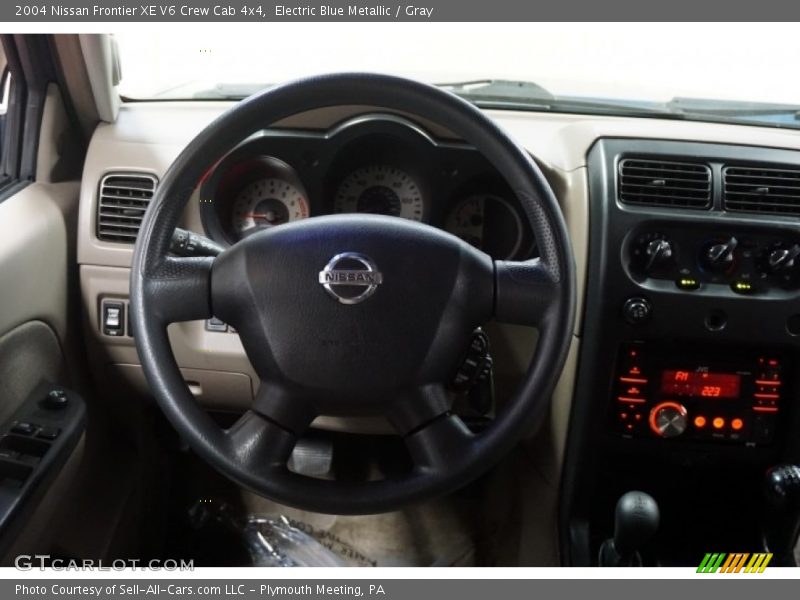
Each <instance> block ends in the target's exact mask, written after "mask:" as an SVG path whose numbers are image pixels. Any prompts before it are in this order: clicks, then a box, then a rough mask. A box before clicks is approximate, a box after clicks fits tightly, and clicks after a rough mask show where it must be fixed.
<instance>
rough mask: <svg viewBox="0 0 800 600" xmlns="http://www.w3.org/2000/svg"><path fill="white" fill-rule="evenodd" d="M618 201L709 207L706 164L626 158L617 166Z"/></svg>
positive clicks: (708, 180)
mask: <svg viewBox="0 0 800 600" xmlns="http://www.w3.org/2000/svg"><path fill="white" fill-rule="evenodd" d="M618 181H619V199H620V201H621V202H624V203H626V204H644V205H648V206H675V207H682V208H696V209H703V208H710V207H711V169H710V168H709V167H708V166H707V165H703V164H699V163H688V162H673V161H665V160H643V159H638V158H626V159H625V160H623V161H621V162H620V163H619V180H618Z"/></svg>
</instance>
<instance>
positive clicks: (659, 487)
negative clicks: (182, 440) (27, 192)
mask: <svg viewBox="0 0 800 600" xmlns="http://www.w3.org/2000/svg"><path fill="white" fill-rule="evenodd" d="M228 107H229V104H228V103H224V102H208V103H202V102H184V103H140V104H126V105H123V107H122V109H121V110H120V114H119V118H118V119H117V121H116V122H115V123H107V124H101V125H100V126H98V128H97V130H96V131H95V133H94V135H93V137H92V140H91V144H90V147H89V152H88V154H87V158H86V162H85V166H84V172H83V181H82V186H81V203H80V215H79V235H78V262H79V264H80V281H81V293H82V298H83V304H84V313H85V316H86V319H85V327H86V330H87V340H88V344H87V345H88V350H89V361H90V365H91V368H92V370H93V375H94V376H95V377H96V378H97V380H98V382H100V383H101V385H104V386H106V388H107V389H114V390H119V394H120V396H122V395H124V394H132V395H134V396H135V397H136V398H137V400H141V398H142V397H147V394H148V389H147V386H146V383H145V380H144V376H143V374H142V371H141V367H140V363H139V358H138V356H137V353H136V349H135V347H134V344H133V339H132V337H131V335H130V333H131V332H130V328H126V329H125V331H124V335H119V336H109V335H106V334H105V333H104V331H103V326H102V314H103V313H102V310H103V306H106V305H107V303H108V302H113V303H116V304H117V305H118V307H119V308H121V309H122V310H123V311H125V310H126V308H127V304H126V303H127V297H128V293H129V290H128V281H129V278H130V264H131V255H132V248H133V244H132V243H131V242H125V241H124V239H125V238H124V237H122V238H119V239H117V238H115V239H110V238H103V237H101V236H100V228H99V225H98V222H99V219H100V217H101V216H102V215H101V213H102V211H103V210H104V208H103V203H104V202H105V201H104V200H102V187H103V184H102V182H104V181H106V183H108V181H109V179H108V177H109V175H113V174H118V173H124V174H126V175H127V176H130V175H137V176H139V177H140V183H142V185H144V184H145V183H148V182H152V181H155V180H158V179H160V178H162V177H163V176H164V173H165V172H166V170H167V169H168V168H169V165H170V164H171V163H172V162H173V161H174V160H175V158H176V157H177V156H178V155H179V153H180V152H181V151H182V150H183V148H184V147H185V146H186V144H187V143H188V142H189V141H190V140H191V139H192V137H194V136H195V135H196V134H197V133H198V132H200V131H201V130H202V129H203V127H204V126H205V125H206V124H208V123H209V122H211V121H212V120H213V119H215V118H216V117H217V116H218V115H219V114H220V113H221V112H222V111H224V110H225V109H227V108H228ZM489 114H490V116H491V117H492V118H493V119H494V120H495V121H496V122H497V124H498V125H499V126H500V127H503V128H504V129H506V130H507V131H508V132H509V133H510V134H511V135H512V136H513V137H514V138H515V139H516V140H518V141H519V142H520V144H521V145H522V146H523V147H525V148H526V149H527V150H528V151H529V152H530V154H531V155H532V156H533V157H534V159H535V160H536V162H537V164H538V165H539V166H540V168H541V169H542V171H543V173H544V174H545V176H546V177H547V179H548V180H549V182H550V183H551V185H552V187H553V190H554V192H555V194H556V197H557V199H558V202H559V205H560V206H561V208H562V211H563V213H564V216H565V220H566V222H567V227H568V230H569V234H570V239H571V242H572V245H573V248H574V253H575V261H576V272H577V278H578V298H577V312H576V320H575V328H574V337H573V346H572V349H571V351H570V356H569V359H568V362H567V366H566V368H565V370H564V372H563V374H562V376H561V379H560V381H559V384H558V386H557V387H556V389H555V391H554V395H553V400H552V404H551V417H550V420H549V422H548V424H547V425H546V427H547V430H548V431H547V433H548V435H547V436H544V437H547V438H548V440H549V442H552V444H550V445H548V447H547V448H546V449H544V450H543V452H542V455H541V457H542V464H545V463H546V466H544V467H543V472H544V473H546V475H545V476H544V477H539V475H538V469H531V470H530V472H529V473H528V476H529V477H530V478H531V479H532V480H535V484H532V486H531V488H532V489H533V488H535V493H536V494H540V495H541V496H537V497H535V498H534V499H533V500H532V501H531V505H532V506H537V507H540V506H551V507H556V508H557V509H558V511H557V512H558V514H556V511H555V510H554V511H552V512H551V513H548V516H549V517H550V518H551V520H552V522H556V520H558V522H559V526H560V538H561V550H562V553H563V555H562V560H563V563H564V564H572V565H591V564H594V563H595V561H596V557H597V548H598V545H599V543H600V542H601V541H602V540H603V539H605V538H607V537H608V536H609V535H610V531H611V523H610V522H609V519H610V518H611V515H613V512H614V504H615V502H616V501H617V499H618V498H619V497H620V495H621V494H622V493H624V492H627V491H629V490H631V489H641V490H644V491H648V492H650V493H652V494H653V495H654V497H657V498H658V500H659V503H660V504H661V506H662V508H663V518H664V525H663V527H662V530H663V533H662V534H660V535H661V540H660V548H661V557H660V558H661V559H663V560H665V561H668V560H669V559H670V554H671V555H673V556H675V557H683V556H685V553H686V548H688V547H691V549H692V551H697V552H700V555H701V556H702V552H706V551H707V549H708V547H709V544H711V542H712V541H718V542H719V545H717V546H715V547H728V548H731V547H733V548H755V547H756V545H755V543H756V542H755V541H754V540H755V533H756V532H751V533H753V536H751V537H749V538H747V539H740V538H736V539H726V538H725V537H724V536H725V533H726V530H725V529H724V528H723V530H719V529H714V528H713V524H714V523H719V522H720V519H717V520H714V521H713V522H712V521H711V520H709V519H707V518H706V517H705V516H706V515H709V514H716V513H715V511H717V510H718V509H719V506H718V505H719V498H720V497H721V495H723V494H724V497H725V499H726V502H725V507H724V508H725V510H726V511H728V512H727V513H726V514H728V516H729V517H730V519H737V518H738V515H741V514H748V515H749V514H753V513H754V512H755V509H754V507H756V506H758V505H759V504H758V503H759V502H760V494H761V489H760V487H759V485H760V484H759V482H760V480H761V477H762V474H763V470H764V468H765V467H766V466H768V465H771V464H776V463H777V462H778V461H780V460H784V461H794V462H797V461H800V438H798V436H797V435H796V432H797V431H800V408H798V406H797V401H796V397H797V390H800V376H798V374H799V373H800V225H798V221H797V216H798V213H797V212H784V213H781V211H780V208H781V206H780V205H781V204H784V203H785V204H790V205H795V204H796V205H800V201H798V200H796V198H795V196H796V197H800V193H796V191H795V189H800V186H798V185H797V181H800V136H798V133H797V132H796V131H789V130H781V129H771V128H765V127H748V126H739V125H736V126H734V125H724V124H712V123H699V122H681V121H666V120H660V119H644V118H624V117H598V116H589V115H565V114H545V113H523V112H514V111H489ZM776 169H777V170H779V171H781V173H776V171H775V170H776ZM776 176H777V177H776ZM764 181H770V182H771V183H767V184H766V185H765V184H764V183H763V182H764ZM112 183H113V181H112ZM673 188H678V189H677V193H673V192H675V191H676V190H675V189H673ZM659 197H661V198H662V199H663V202H661V201H658V198H659ZM648 198H655V199H656V201H653V202H648V201H647V199H648ZM755 203H758V204H760V205H762V206H764V210H761V211H760V212H756V211H754V210H752V207H753V206H754V205H755ZM738 209H742V210H738ZM519 210H520V205H519V203H518V202H517V199H516V197H515V195H514V194H513V192H512V191H511V190H509V189H508V187H507V186H506V185H505V184H504V183H503V181H502V179H501V178H500V177H499V175H498V174H497V172H496V171H495V170H494V169H493V168H492V166H491V165H490V164H488V163H487V162H486V161H485V160H484V159H483V158H482V156H481V155H480V154H479V153H478V152H476V151H475V150H474V148H472V147H470V146H469V145H468V144H466V143H464V142H463V141H462V140H459V139H457V138H455V137H454V136H453V135H452V133H451V132H447V131H444V130H442V129H441V128H438V127H437V126H436V124H433V123H429V122H424V121H421V120H419V119H416V118H414V117H412V116H410V115H395V114H385V113H382V112H378V110H377V109H376V108H375V107H364V106H350V107H331V108H329V109H323V110H319V111H313V112H310V113H304V114H300V115H296V116H295V117H292V118H290V119H287V120H285V121H283V122H281V123H277V124H274V125H273V126H272V127H270V128H269V129H265V130H263V131H261V132H259V133H257V134H256V135H253V136H252V137H250V138H249V139H247V140H245V141H243V142H242V143H241V144H240V145H239V146H238V147H237V148H235V149H234V150H233V151H231V152H230V153H228V154H227V155H226V156H223V157H219V159H218V160H217V161H216V163H215V164H214V165H213V167H212V168H211V169H210V170H209V172H208V173H207V175H206V176H205V177H204V178H203V180H202V181H201V182H200V183H199V185H198V186H197V189H195V190H194V191H193V194H192V198H191V199H190V202H189V204H188V206H187V208H186V210H185V212H184V215H183V216H182V219H181V222H180V226H181V227H182V228H185V229H188V230H190V231H193V232H197V233H205V234H206V235H208V236H210V237H212V238H213V239H214V240H215V241H217V242H219V243H222V244H233V243H235V242H237V241H238V240H240V239H242V238H244V237H247V236H249V235H254V234H257V233H258V232H259V231H263V230H265V229H269V228H272V227H279V226H281V225H282V224H283V223H286V222H290V221H292V220H296V219H304V218H315V217H317V216H320V215H330V214H336V213H338V212H372V213H380V214H389V215H394V216H397V217H399V218H410V219H415V220H419V221H421V222H424V223H427V224H428V225H431V226H433V227H438V228H441V229H445V230H447V231H450V232H451V233H453V234H455V235H458V236H459V237H462V238H463V239H466V240H468V241H470V243H473V244H475V245H476V246H478V247H480V248H482V249H483V250H484V251H486V252H487V253H489V254H491V255H492V256H493V257H494V258H498V259H500V258H506V257H514V258H517V259H521V258H526V257H530V256H535V255H536V246H535V243H534V240H533V239H532V236H531V234H530V231H528V230H526V229H525V227H524V226H523V227H522V228H520V227H519V226H518V221H517V217H518V216H519V215H520V212H519ZM523 222H524V219H523ZM124 235H125V236H127V235H129V234H128V233H124ZM120 240H122V241H120ZM123 314H125V313H124V312H123ZM122 322H123V323H124V319H123V320H122ZM487 331H488V330H487ZM488 333H490V335H491V342H492V357H493V358H494V368H495V384H496V387H497V397H498V399H499V398H501V397H503V396H504V394H505V393H506V391H508V390H510V389H513V386H514V385H515V382H516V380H517V378H518V376H519V374H520V373H521V372H522V371H523V369H524V368H525V366H526V364H527V361H528V360H529V358H530V355H529V354H527V353H526V352H527V351H529V349H530V348H531V347H532V346H533V344H534V340H535V335H536V333H535V331H531V330H530V329H529V328H516V329H512V328H507V327H502V328H501V327H497V328H496V329H493V330H491V331H488ZM169 335H170V341H171V343H172V348H173V353H174V355H175V359H176V361H177V363H178V365H179V366H180V368H181V371H182V373H183V375H184V378H185V379H186V381H187V383H188V384H189V387H190V389H191V390H192V391H193V393H194V394H195V397H196V398H197V399H198V401H199V402H200V403H201V404H202V405H203V406H205V407H208V408H212V409H215V410H221V411H237V410H241V409H242V408H243V407H246V406H248V405H249V403H250V402H251V401H252V399H253V397H254V396H255V393H256V387H257V382H258V380H259V379H258V376H257V374H256V373H255V372H254V371H253V369H252V366H251V365H250V364H249V361H248V360H247V358H246V355H245V353H244V349H243V347H242V346H241V343H240V340H239V338H238V335H236V334H235V333H234V332H232V331H231V330H230V329H229V328H227V327H226V326H225V324H224V323H217V324H214V327H210V326H209V323H204V322H189V323H179V324H174V325H171V326H170V329H169ZM521 348H525V349H526V351H523V350H521ZM628 379H634V380H635V381H627V380H628ZM122 383H124V385H123V384H122ZM621 398H622V399H621ZM717 424H718V425H717ZM340 426H341V424H337V423H333V422H332V421H331V422H328V423H326V427H331V428H336V427H340ZM347 426H348V427H347V430H348V431H353V430H357V429H358V427H361V425H356V424H353V423H348V424H347ZM372 427H373V424H371V423H370V424H364V425H363V429H361V430H362V431H373V429H371V428H372ZM537 478H538V479H537ZM545 479H546V481H545ZM687 498H691V505H692V506H693V511H692V514H688V511H687V510H686V506H687V500H686V499H687ZM687 531H691V533H692V535H691V536H689V537H687V535H686V532H687ZM534 537H535V536H532V538H531V539H533V538H534ZM547 538H548V536H546V535H543V536H540V538H537V539H543V540H544V539H547ZM722 542H725V543H722ZM548 551H552V552H557V550H552V549H551V550H548ZM675 560H678V561H679V560H681V559H680V558H677V559H675ZM673 564H674V563H673Z"/></svg>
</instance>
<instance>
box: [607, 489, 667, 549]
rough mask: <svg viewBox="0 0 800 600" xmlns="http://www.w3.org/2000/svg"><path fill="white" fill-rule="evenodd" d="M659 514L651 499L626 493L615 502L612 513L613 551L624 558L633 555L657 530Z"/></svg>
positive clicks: (634, 493) (639, 493)
mask: <svg viewBox="0 0 800 600" xmlns="http://www.w3.org/2000/svg"><path fill="white" fill-rule="evenodd" d="M659 519H660V514H659V512H658V504H657V503H656V501H655V500H653V497H652V496H650V495H649V494H645V493H644V492H628V493H627V494H624V495H623V496H622V497H621V498H620V499H619V500H618V501H617V508H616V510H615V511H614V549H615V550H616V551H617V553H618V554H619V555H620V556H621V557H623V558H625V557H628V556H631V555H633V554H634V553H635V552H637V551H638V550H639V549H640V548H641V547H642V546H644V545H645V544H646V543H647V542H648V541H650V538H652V537H653V536H654V535H655V533H656V531H657V530H658V522H659Z"/></svg>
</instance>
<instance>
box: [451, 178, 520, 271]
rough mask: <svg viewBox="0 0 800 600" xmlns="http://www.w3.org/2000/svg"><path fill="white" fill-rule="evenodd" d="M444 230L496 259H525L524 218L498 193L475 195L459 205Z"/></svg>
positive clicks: (452, 212)
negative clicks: (523, 257) (523, 256)
mask: <svg viewBox="0 0 800 600" xmlns="http://www.w3.org/2000/svg"><path fill="white" fill-rule="evenodd" d="M445 229H446V230H447V231H448V232H450V233H452V234H453V235H455V236H457V237H459V238H461V239H462V240H464V241H465V242H467V243H468V244H471V245H473V246H475V247H476V248H478V249H479V250H483V251H484V252H486V253H487V254H489V255H490V256H491V257H492V258H494V259H499V260H511V259H518V258H522V256H521V255H522V254H523V253H524V252H523V251H524V250H526V249H527V248H526V247H525V246H526V244H525V238H526V235H525V227H524V224H523V221H522V216H521V215H520V213H519V211H518V210H517V209H516V208H515V207H514V206H513V205H512V204H511V203H510V202H509V201H508V200H507V199H505V198H503V197H502V196H499V195H497V194H491V193H486V194H473V195H471V196H467V197H466V198H464V199H463V200H460V201H459V202H457V203H456V204H455V206H454V207H453V209H452V210H451V211H450V214H449V215H448V216H447V219H446V220H445Z"/></svg>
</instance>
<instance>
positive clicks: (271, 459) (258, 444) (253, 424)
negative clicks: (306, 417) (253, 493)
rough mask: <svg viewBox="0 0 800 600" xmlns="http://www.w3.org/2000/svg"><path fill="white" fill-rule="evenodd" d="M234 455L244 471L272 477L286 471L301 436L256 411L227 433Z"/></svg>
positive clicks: (242, 417)
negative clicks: (276, 473) (278, 472)
mask: <svg viewBox="0 0 800 600" xmlns="http://www.w3.org/2000/svg"><path fill="white" fill-rule="evenodd" d="M225 436H226V440H227V442H228V445H229V448H230V453H231V455H232V456H233V457H235V460H236V462H237V463H238V465H239V466H240V467H241V469H242V470H243V471H246V472H249V473H254V474H257V476H261V477H263V476H269V475H270V473H274V472H275V471H276V470H280V469H284V468H285V467H286V463H287V462H288V461H289V457H290V456H291V455H292V450H293V449H294V446H295V443H296V442H297V436H296V435H295V434H294V433H292V432H291V431H289V430H287V429H285V428H284V427H282V426H280V425H279V424H277V423H275V422H274V421H272V420H270V419H268V418H266V417H264V416H263V415H261V414H259V413H257V412H256V411H254V410H248V411H247V412H246V413H244V415H242V416H241V417H239V419H238V420H237V421H236V423H234V424H233V426H231V427H230V428H229V429H227V430H226V431H225Z"/></svg>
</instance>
